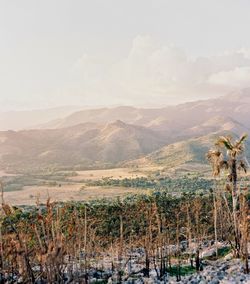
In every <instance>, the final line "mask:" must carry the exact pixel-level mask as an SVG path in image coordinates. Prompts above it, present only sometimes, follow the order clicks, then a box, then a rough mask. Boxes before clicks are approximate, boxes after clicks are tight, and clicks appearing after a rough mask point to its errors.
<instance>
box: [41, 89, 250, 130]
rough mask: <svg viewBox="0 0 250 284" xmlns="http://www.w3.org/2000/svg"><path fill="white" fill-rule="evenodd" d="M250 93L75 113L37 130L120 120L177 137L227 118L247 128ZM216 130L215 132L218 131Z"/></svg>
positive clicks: (248, 90) (243, 92) (247, 91)
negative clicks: (209, 122) (216, 119)
mask: <svg viewBox="0 0 250 284" xmlns="http://www.w3.org/2000/svg"><path fill="white" fill-rule="evenodd" d="M249 97H250V89H245V90H242V91H241V92H238V93H233V94H230V95H227V96H224V97H220V98H216V99H208V100H201V101H195V102H189V103H184V104H180V105H176V106H168V107H163V108H154V109H150V108H149V109H146V108H135V107H129V106H127V107H126V106H122V107H116V108H100V109H92V110H91V109H90V110H82V111H78V112H75V113H73V114H71V115H69V116H66V117H64V118H63V119H57V120H54V121H51V122H49V123H46V124H44V125H41V126H39V128H64V127H69V126H73V125H77V124H80V123H86V122H94V123H111V122H113V121H115V120H122V121H124V122H125V123H128V124H135V125H140V126H144V127H147V128H150V129H153V130H157V131H162V132H165V133H168V134H169V135H177V134H178V133H179V132H180V131H185V130H186V129H189V128H192V127H194V126H197V125H202V124H204V123H206V121H208V120H210V119H211V118H213V117H222V118H224V117H230V118H231V119H232V120H234V121H237V122H238V123H240V124H242V125H245V127H247V128H250V122H249V118H248V115H249V113H250V99H249ZM217 130H218V129H217Z"/></svg>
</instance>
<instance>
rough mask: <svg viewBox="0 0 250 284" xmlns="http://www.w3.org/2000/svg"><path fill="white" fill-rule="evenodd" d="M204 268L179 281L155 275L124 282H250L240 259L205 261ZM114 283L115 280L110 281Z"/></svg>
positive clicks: (233, 283)
mask: <svg viewBox="0 0 250 284" xmlns="http://www.w3.org/2000/svg"><path fill="white" fill-rule="evenodd" d="M205 264H206V265H205V266H204V270H203V271H201V272H200V273H195V274H193V275H190V276H186V277H182V279H181V281H179V282H177V281H176V278H174V277H166V279H165V280H163V281H159V280H157V279H156V278H154V277H151V278H150V279H146V278H140V279H137V280H132V279H130V280H128V281H126V282H124V283H128V284H130V283H135V284H140V283H145V284H153V283H158V284H163V283H185V284H198V283H199V284H205V283H208V284H219V283H222V284H227V283H232V284H238V283H239V284H241V283H250V274H248V275H246V274H244V271H243V267H242V263H241V261H240V260H237V259H236V260H226V259H224V260H218V261H209V262H206V263H205ZM110 283H114V282H110Z"/></svg>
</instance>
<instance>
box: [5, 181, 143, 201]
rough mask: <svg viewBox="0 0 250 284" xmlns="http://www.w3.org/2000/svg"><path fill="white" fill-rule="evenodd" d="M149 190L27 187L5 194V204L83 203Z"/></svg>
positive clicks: (70, 186) (76, 186)
mask: <svg viewBox="0 0 250 284" xmlns="http://www.w3.org/2000/svg"><path fill="white" fill-rule="evenodd" d="M146 192H148V191H147V190H138V189H133V188H121V187H88V186H86V187H85V186H83V184H65V185H62V186H61V187H59V186H55V187H48V186H25V187H24V188H23V190H21V191H18V192H17V191H16V192H14V191H13V192H5V193H4V199H5V202H7V203H10V204H12V205H35V203H36V200H37V197H39V201H40V202H41V203H46V200H47V199H48V197H50V198H51V201H83V200H91V199H98V198H115V197H118V196H121V197H122V196H125V195H127V194H130V193H146Z"/></svg>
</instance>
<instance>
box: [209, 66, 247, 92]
mask: <svg viewBox="0 0 250 284" xmlns="http://www.w3.org/2000/svg"><path fill="white" fill-rule="evenodd" d="M208 81H209V83H211V84H215V85H222V86H228V87H235V88H245V87H250V66H249V67H236V68H235V69H233V70H230V71H222V72H218V73H216V74H212V75H211V76H210V78H209V80H208Z"/></svg>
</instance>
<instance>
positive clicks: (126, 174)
mask: <svg viewBox="0 0 250 284" xmlns="http://www.w3.org/2000/svg"><path fill="white" fill-rule="evenodd" d="M77 174H78V175H77V176H75V177H72V178H71V180H73V181H81V180H100V179H102V178H107V177H110V178H113V179H123V178H137V177H146V173H144V172H143V171H142V170H140V171H136V170H133V169H130V168H116V169H108V170H89V171H78V172H77Z"/></svg>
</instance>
